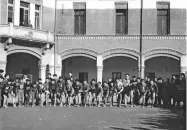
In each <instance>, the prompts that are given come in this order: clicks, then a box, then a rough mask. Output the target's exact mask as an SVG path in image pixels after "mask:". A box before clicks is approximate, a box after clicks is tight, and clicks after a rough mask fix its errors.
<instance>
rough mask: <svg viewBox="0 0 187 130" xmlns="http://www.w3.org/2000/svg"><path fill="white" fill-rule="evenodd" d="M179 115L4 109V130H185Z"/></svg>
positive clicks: (0, 115)
mask: <svg viewBox="0 0 187 130" xmlns="http://www.w3.org/2000/svg"><path fill="white" fill-rule="evenodd" d="M179 112H180V111H179V110H175V109H172V111H171V110H167V109H161V108H138V107H137V108H123V107H122V108H117V107H114V108H109V107H107V108H102V107H100V108H97V107H92V108H82V107H80V108H77V107H70V108H67V107H64V108H59V107H56V108H54V107H48V108H39V107H36V108H11V107H9V108H7V109H4V108H1V109H0V130H185V128H184V127H185V126H184V124H185V122H184V119H183V117H182V115H183V114H182V113H179ZM180 115H181V116H180Z"/></svg>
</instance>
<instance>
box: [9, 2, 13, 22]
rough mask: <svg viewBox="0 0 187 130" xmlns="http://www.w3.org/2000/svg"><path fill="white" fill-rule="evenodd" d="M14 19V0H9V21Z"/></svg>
mask: <svg viewBox="0 0 187 130" xmlns="http://www.w3.org/2000/svg"><path fill="white" fill-rule="evenodd" d="M13 21H14V0H8V23H13Z"/></svg>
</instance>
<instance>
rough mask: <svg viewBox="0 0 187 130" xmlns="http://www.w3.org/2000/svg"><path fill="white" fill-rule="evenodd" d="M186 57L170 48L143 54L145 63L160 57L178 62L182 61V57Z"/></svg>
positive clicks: (157, 49)
mask: <svg viewBox="0 0 187 130" xmlns="http://www.w3.org/2000/svg"><path fill="white" fill-rule="evenodd" d="M182 55H184V54H183V53H181V52H179V51H177V50H174V49H170V48H156V49H152V50H149V51H146V52H144V53H143V56H144V58H145V61H146V60H148V59H151V58H154V57H160V56H165V57H171V58H173V59H176V60H180V57H181V56H182Z"/></svg>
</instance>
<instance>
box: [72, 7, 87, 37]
mask: <svg viewBox="0 0 187 130" xmlns="http://www.w3.org/2000/svg"><path fill="white" fill-rule="evenodd" d="M79 11H80V12H84V13H83V15H80V14H79V15H78V14H76V13H77V12H79ZM76 15H78V16H79V17H81V16H83V21H84V27H83V29H84V32H83V33H81V32H82V31H81V28H80V27H81V25H79V32H78V33H76V19H75V16H76ZM79 23H81V22H80V21H79ZM85 34H86V9H74V35H85Z"/></svg>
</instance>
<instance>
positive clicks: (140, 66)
mask: <svg viewBox="0 0 187 130" xmlns="http://www.w3.org/2000/svg"><path fill="white" fill-rule="evenodd" d="M141 69H142V71H141V72H140V70H141ZM144 74H145V59H144V56H142V64H140V58H139V59H138V76H139V77H140V78H142V79H144Z"/></svg>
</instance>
